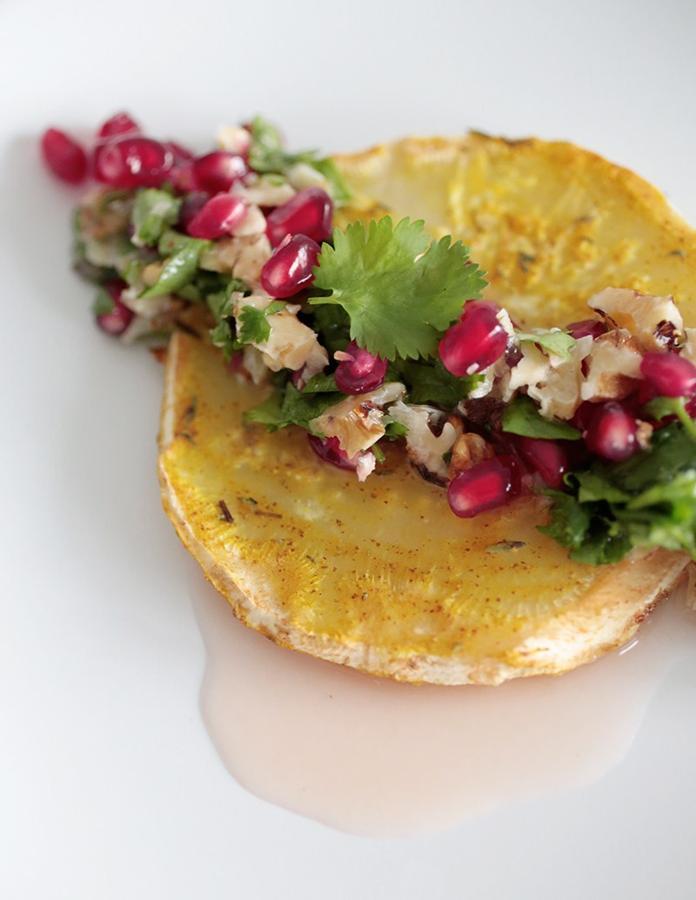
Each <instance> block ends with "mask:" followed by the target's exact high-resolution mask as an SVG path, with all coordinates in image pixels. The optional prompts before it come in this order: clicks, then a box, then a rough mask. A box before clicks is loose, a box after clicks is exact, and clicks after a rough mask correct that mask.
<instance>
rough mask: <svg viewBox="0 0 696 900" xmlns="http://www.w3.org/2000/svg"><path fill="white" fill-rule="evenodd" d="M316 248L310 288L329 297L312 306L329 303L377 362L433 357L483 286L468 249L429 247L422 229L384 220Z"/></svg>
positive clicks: (356, 226)
mask: <svg viewBox="0 0 696 900" xmlns="http://www.w3.org/2000/svg"><path fill="white" fill-rule="evenodd" d="M333 241H334V246H333V247H331V246H330V245H329V244H324V245H323V246H322V251H321V255H320V257H319V265H318V267H317V268H316V269H315V270H314V271H315V279H314V287H315V288H320V289H322V290H326V291H328V292H330V293H329V294H328V295H327V296H321V297H313V298H311V299H310V301H309V302H310V304H312V305H325V304H336V305H340V306H342V307H343V309H345V310H346V312H347V313H348V315H349V317H350V336H351V337H352V338H353V339H354V340H356V341H357V342H358V344H359V345H360V346H361V347H364V348H365V349H367V350H369V351H370V353H375V354H376V355H377V356H381V357H383V358H385V359H389V360H394V359H396V357H397V356H400V357H402V358H404V359H409V358H410V359H417V358H418V357H421V356H424V357H427V356H430V355H431V354H433V353H434V352H435V349H436V347H437V342H438V339H439V337H440V336H441V334H442V332H443V331H445V329H447V328H448V327H449V326H450V325H451V324H452V322H454V321H455V319H457V318H458V317H459V316H460V315H461V312H462V308H463V306H464V304H465V302H466V301H467V300H469V299H473V298H476V297H478V296H479V295H480V293H481V290H482V288H483V287H484V285H485V281H484V279H483V277H482V274H481V271H480V270H479V268H478V266H476V265H474V264H473V263H471V262H470V261H469V257H468V250H467V249H466V247H464V246H463V245H462V244H461V243H460V242H459V241H457V242H456V243H454V244H452V243H451V237H450V236H449V235H448V236H446V237H443V238H441V239H440V240H439V241H434V242H432V243H431V241H430V238H429V237H428V236H427V235H426V233H425V231H424V228H423V222H422V221H417V222H412V221H411V220H410V219H402V220H401V221H400V222H399V223H398V225H396V226H394V225H393V224H392V220H391V219H390V218H389V216H386V217H385V218H383V219H381V220H380V221H379V222H377V221H375V220H373V221H371V222H370V224H369V226H368V228H367V229H366V228H365V226H364V225H363V223H362V222H353V223H352V224H351V225H349V226H348V228H347V229H346V230H345V231H341V230H340V229H338V228H337V229H335V230H334V234H333Z"/></svg>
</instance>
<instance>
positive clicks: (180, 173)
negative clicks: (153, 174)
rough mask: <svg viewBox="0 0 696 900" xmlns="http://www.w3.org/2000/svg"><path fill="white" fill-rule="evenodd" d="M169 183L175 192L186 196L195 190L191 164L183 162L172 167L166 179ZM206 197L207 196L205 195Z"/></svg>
mask: <svg viewBox="0 0 696 900" xmlns="http://www.w3.org/2000/svg"><path fill="white" fill-rule="evenodd" d="M167 180H168V181H171V183H172V186H173V188H174V190H175V191H178V193H180V194H188V193H190V192H191V191H195V190H196V178H195V176H194V174H193V163H192V162H191V161H189V162H183V163H182V164H181V165H180V166H174V167H173V169H172V170H171V172H170V173H169V175H168V177H167ZM205 196H206V197H207V196H208V195H207V194H206V195H205Z"/></svg>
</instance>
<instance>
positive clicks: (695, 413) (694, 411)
mask: <svg viewBox="0 0 696 900" xmlns="http://www.w3.org/2000/svg"><path fill="white" fill-rule="evenodd" d="M686 411H687V412H688V414H689V415H690V416H691V418H692V419H696V397H694V398H693V400H689V402H688V403H687V404H686Z"/></svg>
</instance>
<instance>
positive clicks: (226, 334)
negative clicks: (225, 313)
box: [210, 319, 242, 362]
mask: <svg viewBox="0 0 696 900" xmlns="http://www.w3.org/2000/svg"><path fill="white" fill-rule="evenodd" d="M210 340H211V343H212V344H213V346H214V347H218V348H219V349H220V350H222V355H223V356H224V357H225V361H226V362H229V361H230V360H231V359H232V354H233V353H234V352H235V351H236V350H239V349H241V346H242V345H241V344H240V343H239V341H238V340H237V339H236V337H235V334H234V328H233V326H232V324H231V322H230V320H229V319H222V320H221V321H220V322H218V323H217V325H216V326H215V328H212V329H211V331H210Z"/></svg>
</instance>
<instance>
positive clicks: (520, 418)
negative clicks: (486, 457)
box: [503, 397, 581, 441]
mask: <svg viewBox="0 0 696 900" xmlns="http://www.w3.org/2000/svg"><path fill="white" fill-rule="evenodd" d="M503 431H507V432H508V433H509V434H519V435H522V436H523V437H531V438H544V439H547V440H562V441H577V440H579V439H580V437H581V434H580V432H579V431H578V429H577V428H573V426H572V425H568V423H567V422H560V421H558V420H557V419H545V418H544V417H543V416H542V414H541V413H540V412H539V410H538V409H537V406H536V403H534V401H533V400H532V399H531V397H515V398H514V399H513V400H511V401H510V403H508V405H507V406H506V407H505V410H504V412H503Z"/></svg>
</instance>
